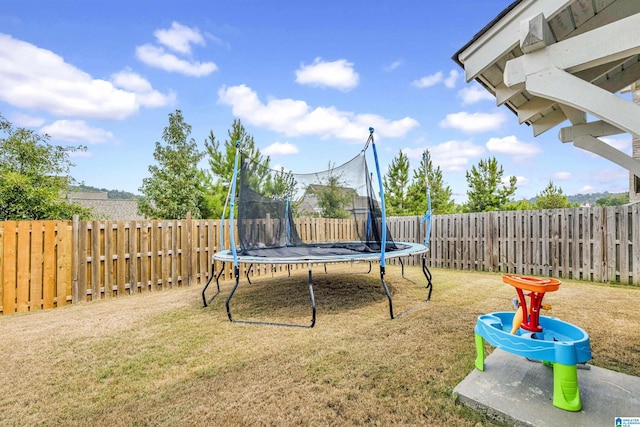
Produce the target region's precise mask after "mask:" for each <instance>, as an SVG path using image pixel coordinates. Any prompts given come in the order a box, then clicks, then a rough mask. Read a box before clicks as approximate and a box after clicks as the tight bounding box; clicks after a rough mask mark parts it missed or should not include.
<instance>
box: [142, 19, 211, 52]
mask: <svg viewBox="0 0 640 427" xmlns="http://www.w3.org/2000/svg"><path fill="white" fill-rule="evenodd" d="M153 35H154V36H155V37H156V40H158V42H159V43H160V44H162V45H164V46H167V47H168V48H169V49H171V50H174V51H176V52H179V53H181V54H183V55H190V54H191V44H192V43H195V44H198V45H201V46H204V45H205V42H204V37H202V34H200V30H198V29H197V28H189V27H187V26H184V25H182V24H180V23H179V22H173V23H172V24H171V28H169V29H166V30H156V31H154V32H153Z"/></svg>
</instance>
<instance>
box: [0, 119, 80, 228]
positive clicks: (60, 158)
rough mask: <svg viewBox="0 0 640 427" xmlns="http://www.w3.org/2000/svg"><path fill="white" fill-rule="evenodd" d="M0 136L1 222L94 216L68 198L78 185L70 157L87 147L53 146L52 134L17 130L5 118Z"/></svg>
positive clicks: (0, 127)
mask: <svg viewBox="0 0 640 427" xmlns="http://www.w3.org/2000/svg"><path fill="white" fill-rule="evenodd" d="M0 134H2V135H3V136H0V177H1V179H0V221H5V220H47V219H49V220H52V219H71V218H72V217H73V216H74V215H79V216H80V217H82V218H84V219H86V218H90V217H91V216H92V212H91V210H90V209H86V208H83V207H82V206H80V205H79V204H77V203H72V202H69V201H67V200H65V196H64V195H65V194H66V193H67V191H68V189H69V186H70V185H71V184H73V183H74V182H75V180H74V179H73V178H72V177H71V175H70V174H69V173H70V170H71V167H72V166H74V165H73V163H71V161H70V160H69V156H70V154H71V153H73V152H76V151H84V150H86V147H84V146H78V147H61V146H58V145H52V144H50V143H49V136H48V135H39V134H37V133H36V132H34V131H31V130H27V129H24V128H14V127H13V125H12V124H11V123H10V122H9V121H7V120H6V119H5V118H4V117H3V116H2V115H0Z"/></svg>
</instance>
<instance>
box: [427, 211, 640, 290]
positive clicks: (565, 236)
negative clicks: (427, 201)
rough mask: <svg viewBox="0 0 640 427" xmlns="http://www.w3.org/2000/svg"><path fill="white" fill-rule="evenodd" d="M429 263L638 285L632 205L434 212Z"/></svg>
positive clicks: (639, 257)
mask: <svg viewBox="0 0 640 427" xmlns="http://www.w3.org/2000/svg"><path fill="white" fill-rule="evenodd" d="M429 262H430V265H432V266H437V267H442V268H454V269H461V270H483V271H499V272H503V273H514V274H523V275H536V276H543V277H547V276H553V277H558V278H573V279H580V280H589V281H596V282H619V283H621V284H632V285H638V284H640V206H639V205H632V206H611V207H591V208H575V209H549V210H542V211H508V212H485V213H475V214H459V215H437V216H434V217H433V224H432V233H431V240H430V251H429Z"/></svg>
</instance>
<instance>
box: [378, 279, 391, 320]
mask: <svg viewBox="0 0 640 427" xmlns="http://www.w3.org/2000/svg"><path fill="white" fill-rule="evenodd" d="M380 280H381V281H382V287H383V288H384V293H385V294H387V299H388V300H389V315H390V316H391V318H392V319H393V318H394V317H393V301H391V294H390V293H389V288H388V287H387V282H385V281H384V267H380Z"/></svg>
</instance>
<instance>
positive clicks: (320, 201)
mask: <svg viewBox="0 0 640 427" xmlns="http://www.w3.org/2000/svg"><path fill="white" fill-rule="evenodd" d="M373 133H374V130H373V128H370V129H369V138H368V139H367V142H366V144H365V146H364V148H363V149H362V150H361V151H360V153H359V154H358V155H356V156H355V157H354V158H353V159H351V160H349V161H348V162H346V163H344V164H342V165H340V166H332V165H331V164H330V165H329V168H328V169H327V170H325V171H321V172H316V173H311V174H295V173H293V172H286V171H284V170H280V171H275V170H271V169H269V168H268V167H265V166H264V165H261V164H259V163H255V162H254V161H253V160H252V156H251V153H244V152H243V150H242V147H240V146H236V158H235V163H234V170H233V177H232V179H231V183H230V186H229V194H228V197H227V202H226V203H225V207H224V209H223V217H222V219H223V221H222V224H224V223H225V221H224V220H226V219H228V220H229V238H230V244H229V248H228V249H225V250H222V251H220V252H217V253H215V254H214V255H213V256H212V270H213V269H214V268H215V261H219V262H221V263H222V266H221V269H220V271H219V272H218V273H217V274H216V272H215V271H213V274H212V276H211V277H210V279H209V281H208V282H207V284H206V285H205V286H204V288H203V289H202V300H203V304H204V306H205V307H207V306H208V305H209V304H210V303H211V301H212V300H213V299H214V298H215V297H216V296H217V295H218V294H219V293H220V284H219V279H220V276H222V274H223V273H224V271H225V266H226V265H227V264H229V265H233V277H234V279H235V284H234V286H233V288H232V290H231V292H230V293H229V296H228V297H227V300H226V303H225V305H226V309H227V316H228V318H229V320H230V321H231V322H234V323H249V324H266V325H274V326H295V327H306V328H312V327H314V325H315V323H316V303H315V297H314V293H313V275H312V268H313V266H314V265H318V264H322V265H323V266H324V268H325V272H326V265H327V264H331V263H356V262H368V264H369V271H367V272H366V273H370V272H371V268H372V264H373V263H374V262H375V263H378V264H379V266H380V280H381V284H382V287H383V289H384V292H385V295H386V297H387V300H388V302H389V315H390V317H391V319H394V318H396V317H399V316H401V315H403V314H405V313H406V312H408V311H410V310H411V309H413V307H412V308H411V309H409V310H405V311H404V312H402V313H400V314H397V315H396V314H395V313H394V310H393V300H392V297H391V293H390V292H389V287H388V286H387V283H386V281H385V267H386V261H387V260H390V259H398V260H399V263H400V264H401V266H402V277H403V278H404V279H405V280H409V281H410V282H412V283H414V284H416V285H419V286H422V287H424V288H425V290H426V291H427V296H426V299H425V300H424V302H427V301H429V300H430V298H431V292H432V289H433V286H432V282H431V279H432V277H431V273H430V271H429V269H428V267H427V264H426V254H427V252H428V250H429V234H430V231H431V198H430V194H429V184H428V179H427V176H428V175H427V171H426V165H425V171H424V175H425V192H426V200H427V206H426V213H425V215H424V216H423V218H422V222H423V223H425V224H426V225H425V238H424V241H423V242H421V243H415V242H395V241H394V240H393V237H392V236H391V233H390V232H389V228H388V227H387V218H386V209H385V202H384V186H383V179H382V176H381V174H380V167H379V162H378V155H377V151H376V146H375V141H374V137H373ZM369 148H371V150H372V152H373V158H374V160H375V165H376V175H377V181H378V191H375V190H374V187H373V173H369V169H368V166H367V160H366V158H367V153H368V149H369ZM423 164H425V162H423ZM378 196H379V197H378ZM236 202H237V203H236ZM227 207H228V208H229V209H227ZM227 210H228V214H227ZM318 218H334V219H338V220H341V227H342V228H341V233H338V234H340V235H339V236H337V237H338V238H337V239H335V241H331V242H326V241H324V240H323V239H322V237H323V236H321V235H320V236H319V235H317V234H322V232H320V233H316V234H314V233H313V232H309V227H308V225H309V223H310V222H311V221H312V220H313V221H315V220H318ZM236 233H237V235H236ZM223 235H224V229H223V227H221V229H220V247H221V248H224V240H223ZM332 237H336V236H332ZM410 256H420V259H421V265H422V272H423V275H424V277H425V279H426V284H425V285H420V284H418V283H416V282H415V281H413V280H410V279H408V278H407V277H405V271H404V270H405V269H404V262H403V259H404V258H407V257H410ZM240 264H248V265H249V267H248V268H247V270H246V277H247V282H248V283H251V279H250V277H249V273H250V271H251V268H252V266H253V265H254V264H271V265H276V264H278V265H282V264H286V265H287V266H291V265H296V264H297V265H306V266H307V268H308V287H309V299H310V305H311V320H310V323H309V324H308V325H299V324H292V323H275V322H269V321H254V320H238V319H236V318H234V316H233V315H232V314H231V302H232V299H233V296H234V295H235V292H236V290H237V289H238V286H239V285H240ZM213 280H215V283H216V289H215V293H214V294H213V295H211V296H209V297H208V296H207V291H208V289H209V286H210V285H211V283H212V282H213ZM418 305H419V304H418Z"/></svg>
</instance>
